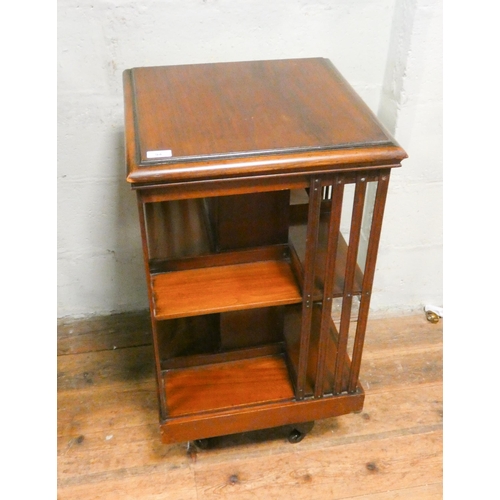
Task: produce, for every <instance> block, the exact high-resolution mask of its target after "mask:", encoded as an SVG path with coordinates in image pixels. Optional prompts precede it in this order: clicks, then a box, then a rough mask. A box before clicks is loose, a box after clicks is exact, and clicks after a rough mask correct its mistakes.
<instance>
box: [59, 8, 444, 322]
mask: <svg viewBox="0 0 500 500" xmlns="http://www.w3.org/2000/svg"><path fill="white" fill-rule="evenodd" d="M440 11H441V5H440V2H430V1H424V0H413V1H411V0H408V1H405V0H403V1H401V0H378V1H373V0H358V1H356V2H352V0H330V1H328V0H316V1H306V0H275V1H273V2H269V1H267V0H254V1H243V0H239V1H238V0H162V1H148V0H142V1H141V0H139V1H131V0H95V1H90V0H83V1H77V0H59V2H58V12H59V14H58V39H59V41H58V65H59V67H58V81H59V83H58V95H59V97H58V120H59V124H58V165H59V166H58V316H59V317H63V316H74V317H77V316H85V315H90V314H105V313H109V312H119V311H127V310H135V309H142V308H146V307H147V297H146V288H145V277H144V272H143V262H142V256H141V247H140V237H139V229H138V219H137V208H136V202H135V195H134V194H133V193H132V192H131V191H130V189H129V186H128V185H127V183H126V182H125V161H124V154H123V150H124V144H123V101H122V71H123V70H124V69H127V68H130V67H135V66H149V65H167V64H188V63H201V62H218V61H238V60H239V61H242V60H256V59H281V58H296V57H317V56H321V57H327V58H329V59H331V60H332V62H333V63H334V64H335V65H336V66H337V68H338V69H339V70H340V71H341V72H342V73H343V74H344V76H345V77H346V78H347V79H348V81H349V82H350V83H351V84H352V85H353V86H354V88H355V89H356V90H357V91H358V93H359V94H360V95H361V97H362V98H363V99H364V100H365V101H366V102H367V104H368V105H369V106H370V107H371V108H372V109H373V110H374V111H375V112H379V116H380V117H381V119H382V120H383V122H384V123H385V124H386V126H387V127H388V128H389V129H391V130H392V131H393V132H395V135H396V137H397V139H398V140H399V141H400V143H401V145H402V146H403V147H404V148H405V149H407V151H408V152H409V154H410V156H411V159H410V160H406V161H405V163H404V167H403V169H400V170H399V171H398V172H395V173H394V177H393V178H394V180H393V185H392V188H391V193H390V196H389V203H388V207H387V220H386V222H385V224H384V229H383V235H382V241H381V252H380V257H379V266H378V270H377V275H376V281H375V287H376V292H377V293H376V294H375V298H374V301H373V308H374V309H375V310H387V309H391V310H392V311H394V312H398V311H406V310H412V309H415V308H419V307H421V305H422V304H424V303H428V302H429V301H434V302H438V303H441V301H442V299H441V290H442V286H441V282H440V277H441V205H440V203H441V94H440V85H441V73H440V71H441V42H440V34H441V26H440Z"/></svg>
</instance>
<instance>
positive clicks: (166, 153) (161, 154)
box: [146, 149, 172, 158]
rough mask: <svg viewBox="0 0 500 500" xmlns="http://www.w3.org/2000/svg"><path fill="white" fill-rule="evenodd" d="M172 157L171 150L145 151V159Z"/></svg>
mask: <svg viewBox="0 0 500 500" xmlns="http://www.w3.org/2000/svg"><path fill="white" fill-rule="evenodd" d="M171 156H172V150H171V149H162V150H159V151H147V152H146V158H170V157H171Z"/></svg>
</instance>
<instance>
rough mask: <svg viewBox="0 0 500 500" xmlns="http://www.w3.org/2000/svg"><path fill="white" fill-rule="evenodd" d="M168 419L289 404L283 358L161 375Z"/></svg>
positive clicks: (224, 364) (228, 363)
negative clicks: (259, 405) (284, 402)
mask: <svg viewBox="0 0 500 500" xmlns="http://www.w3.org/2000/svg"><path fill="white" fill-rule="evenodd" d="M163 378H164V382H165V392H166V398H167V407H168V415H169V417H181V416H185V415H193V414H199V413H204V412H209V411H218V410H223V409H233V408H234V407H236V406H252V405H256V404H265V403H272V402H277V401H286V400H292V399H293V398H294V392H293V389H292V386H291V383H290V380H289V376H288V371H287V367H286V363H285V360H284V357H283V356H282V355H275V356H265V357H258V358H251V359H243V360H239V361H232V362H227V363H218V364H211V365H204V366H200V367H196V368H186V369H180V370H169V371H165V372H163Z"/></svg>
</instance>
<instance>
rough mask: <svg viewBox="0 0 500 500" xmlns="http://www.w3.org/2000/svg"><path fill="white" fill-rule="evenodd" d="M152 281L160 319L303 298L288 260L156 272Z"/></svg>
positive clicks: (284, 303) (297, 300)
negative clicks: (162, 272)
mask: <svg viewBox="0 0 500 500" xmlns="http://www.w3.org/2000/svg"><path fill="white" fill-rule="evenodd" d="M151 281H152V287H153V303H154V314H155V318H156V319H158V320H163V319H173V318H180V317H186V316H198V315H202V314H211V313H217V312H226V311H237V310H242V309H252V308H259V307H268V306H278V305H286V304H296V303H299V302H301V301H302V296H301V294H300V290H299V287H298V284H297V281H296V279H295V276H294V274H293V271H292V269H291V266H290V263H288V262H287V261H285V260H282V261H276V260H269V261H263V262H250V263H245V264H234V265H226V266H217V267H207V268H199V269H189V270H183V271H177V272H171V273H164V274H158V275H154V276H153V277H152V280H151Z"/></svg>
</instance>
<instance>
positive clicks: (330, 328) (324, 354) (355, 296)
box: [314, 169, 390, 398]
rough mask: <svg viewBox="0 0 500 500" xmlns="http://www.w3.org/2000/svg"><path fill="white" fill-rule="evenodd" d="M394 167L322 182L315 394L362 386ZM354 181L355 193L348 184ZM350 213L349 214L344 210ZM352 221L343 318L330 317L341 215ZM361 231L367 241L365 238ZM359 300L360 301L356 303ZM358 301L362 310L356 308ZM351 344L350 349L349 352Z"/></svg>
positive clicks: (347, 237)
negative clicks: (324, 221) (324, 215)
mask: <svg viewBox="0 0 500 500" xmlns="http://www.w3.org/2000/svg"><path fill="white" fill-rule="evenodd" d="M389 173H390V170H389V169H387V170H381V171H380V172H379V174H378V175H373V174H370V176H366V174H363V173H358V174H356V175H355V176H354V177H351V176H349V177H346V176H342V175H339V176H337V177H335V178H334V179H333V180H332V179H331V180H329V181H326V180H325V181H323V184H322V186H321V197H322V204H323V206H325V202H327V203H328V211H329V219H328V230H327V235H328V236H327V241H326V249H325V252H326V255H327V258H326V263H325V268H324V273H325V279H324V281H323V283H324V285H323V290H322V312H321V326H320V336H319V345H318V346H317V349H318V356H317V359H315V360H314V362H315V363H316V379H315V387H314V397H316V398H319V397H323V396H324V395H325V394H341V393H344V392H351V393H352V392H356V390H357V387H358V379H359V372H360V366H361V357H362V351H363V344H364V337H365V330H366V325H367V319H368V312H369V307H370V298H371V291H372V286H373V278H374V273H375V264H376V257H377V251H378V245H379V240H380V231H381V226H382V218H383V212H384V206H385V200H386V195H387V187H388V182H389ZM369 182H372V183H376V186H377V187H376V193H375V196H371V195H372V194H373V193H371V192H368V190H367V186H368V183H369ZM351 184H352V185H353V186H352V187H353V188H354V193H353V195H352V204H350V202H351V198H350V197H349V196H348V195H346V187H347V186H349V187H351V186H350V185H351ZM346 212H347V214H346ZM345 219H347V220H348V234H346V235H345V239H346V241H348V247H347V257H346V263H345V269H344V268H343V270H342V274H343V276H342V277H341V278H342V281H343V291H342V297H341V308H340V318H339V319H338V321H337V323H336V322H334V321H333V320H332V298H333V295H334V294H333V285H334V276H335V275H336V274H338V273H339V265H338V264H339V263H338V262H336V257H337V255H338V254H337V248H338V245H339V238H340V236H339V234H340V231H341V220H342V221H345ZM362 232H363V233H367V234H363V236H364V237H365V239H366V240H365V241H363V238H362ZM360 269H362V270H364V275H363V281H362V287H361V291H359V288H357V289H356V287H355V276H356V273H357V272H358V273H359V271H360ZM354 301H356V302H354ZM354 305H356V306H358V305H359V309H358V310H357V311H356V310H355V309H356V308H355V307H353V306H354ZM353 321H356V329H355V335H354V339H351V340H350V339H349V332H350V331H352V328H351V323H352V322H353ZM348 346H351V349H352V351H351V352H349V349H348Z"/></svg>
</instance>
